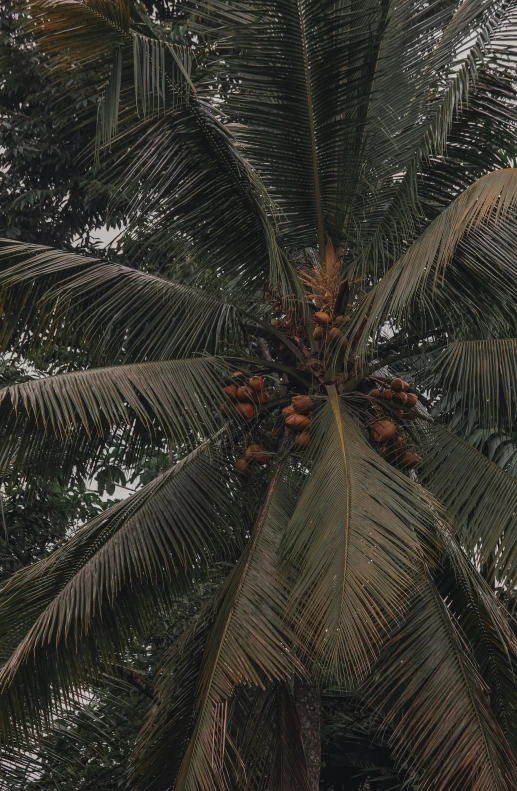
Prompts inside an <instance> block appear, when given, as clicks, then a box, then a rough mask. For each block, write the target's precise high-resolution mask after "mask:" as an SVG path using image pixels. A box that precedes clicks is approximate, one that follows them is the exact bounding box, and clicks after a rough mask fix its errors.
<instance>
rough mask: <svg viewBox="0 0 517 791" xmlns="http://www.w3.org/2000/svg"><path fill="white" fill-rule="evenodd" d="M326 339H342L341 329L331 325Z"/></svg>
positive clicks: (335, 340) (335, 341) (336, 340)
mask: <svg viewBox="0 0 517 791" xmlns="http://www.w3.org/2000/svg"><path fill="white" fill-rule="evenodd" d="M328 339H329V341H334V343H337V342H338V341H342V340H344V339H343V336H342V334H341V331H340V330H338V328H337V327H332V329H331V330H330V331H329V334H328Z"/></svg>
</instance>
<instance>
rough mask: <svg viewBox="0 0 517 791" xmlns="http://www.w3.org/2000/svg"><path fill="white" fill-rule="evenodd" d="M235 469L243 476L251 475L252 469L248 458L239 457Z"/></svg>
mask: <svg viewBox="0 0 517 791" xmlns="http://www.w3.org/2000/svg"><path fill="white" fill-rule="evenodd" d="M233 469H234V470H235V472H236V473H237V475H240V476H241V477H242V478H249V476H250V475H251V470H250V466H249V463H248V461H247V459H237V461H236V462H235V466H234V468H233Z"/></svg>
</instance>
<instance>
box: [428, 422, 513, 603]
mask: <svg viewBox="0 0 517 791" xmlns="http://www.w3.org/2000/svg"><path fill="white" fill-rule="evenodd" d="M422 449H423V462H422V464H421V465H420V469H419V473H418V474H419V478H420V480H421V481H422V483H423V484H424V485H425V486H426V487H427V488H428V489H429V490H430V491H431V492H432V493H433V494H434V495H435V497H436V498H437V499H438V500H440V502H442V503H443V505H444V506H445V507H446V508H447V511H448V512H449V513H450V514H451V515H452V516H453V518H454V522H455V523H456V524H457V526H458V538H459V540H460V542H461V544H462V545H463V546H464V547H465V548H466V550H467V552H468V553H469V555H472V556H473V557H475V558H476V560H477V561H478V562H479V563H482V564H489V565H490V567H491V574H493V575H494V577H495V578H496V579H497V580H498V581H499V582H500V583H501V584H502V585H504V586H509V587H510V588H512V587H513V586H514V585H515V581H516V579H517V576H516V575H517V533H516V530H517V517H516V514H517V479H515V478H514V477H513V476H511V475H508V473H506V472H504V470H502V469H501V468H500V467H498V466H497V465H496V464H495V463H494V462H492V461H489V460H488V459H487V458H486V457H485V456H484V455H483V454H482V453H480V452H479V451H478V450H476V449H475V448H474V447H472V445H469V444H468V442H465V441H464V440H462V439H460V438H459V437H458V436H456V435H455V434H453V433H452V432H450V431H447V429H445V428H440V427H438V426H433V428H432V430H431V431H430V432H429V434H427V435H424V436H423V437H422Z"/></svg>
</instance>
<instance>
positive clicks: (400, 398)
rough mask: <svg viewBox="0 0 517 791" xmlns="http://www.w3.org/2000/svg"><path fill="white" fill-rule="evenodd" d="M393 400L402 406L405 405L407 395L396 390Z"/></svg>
mask: <svg viewBox="0 0 517 791" xmlns="http://www.w3.org/2000/svg"><path fill="white" fill-rule="evenodd" d="M393 400H394V401H399V402H400V403H401V404H405V403H406V401H407V395H406V394H405V393H404V391H403V390H396V391H395V392H394V393H393Z"/></svg>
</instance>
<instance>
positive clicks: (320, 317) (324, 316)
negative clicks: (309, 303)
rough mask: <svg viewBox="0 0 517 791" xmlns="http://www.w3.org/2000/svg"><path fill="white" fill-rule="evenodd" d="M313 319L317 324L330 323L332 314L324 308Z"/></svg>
mask: <svg viewBox="0 0 517 791" xmlns="http://www.w3.org/2000/svg"><path fill="white" fill-rule="evenodd" d="M312 320H313V322H314V323H315V324H328V323H329V321H330V316H329V314H328V313H325V312H324V311H323V310H318V311H317V313H315V314H314V315H313V317H312Z"/></svg>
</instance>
